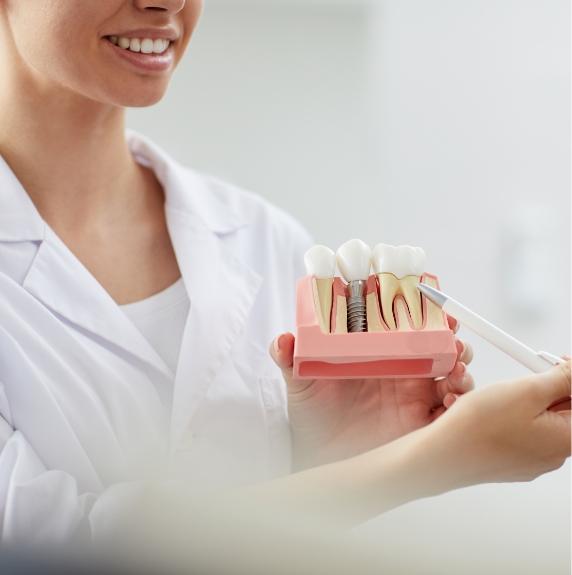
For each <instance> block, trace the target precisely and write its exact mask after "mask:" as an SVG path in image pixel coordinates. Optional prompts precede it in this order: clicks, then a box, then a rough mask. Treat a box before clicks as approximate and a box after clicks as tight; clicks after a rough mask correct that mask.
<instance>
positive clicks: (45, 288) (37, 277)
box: [23, 226, 173, 378]
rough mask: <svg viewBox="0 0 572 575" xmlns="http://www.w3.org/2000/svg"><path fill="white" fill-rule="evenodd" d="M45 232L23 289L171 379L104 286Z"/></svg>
mask: <svg viewBox="0 0 572 575" xmlns="http://www.w3.org/2000/svg"><path fill="white" fill-rule="evenodd" d="M45 233H46V237H45V239H44V241H42V243H41V244H40V247H39V249H38V253H37V254H36V257H35V258H34V261H33V263H32V266H31V267H30V269H29V271H28V274H27V275H26V277H25V279H24V283H23V287H24V288H25V289H26V290H27V291H28V292H30V293H31V294H32V295H34V296H35V297H36V298H37V299H38V300H40V301H42V302H43V303H44V304H45V305H46V306H47V307H49V308H50V309H52V310H53V311H55V312H56V313H58V314H59V315H60V316H62V317H63V318H65V319H66V320H68V321H69V322H71V323H72V324H75V325H76V326H79V327H80V328H83V329H85V330H87V331H89V332H91V333H93V334H95V335H97V336H99V337H100V338H102V339H103V340H106V341H107V342H110V343H111V344H114V345H116V346H117V347H118V349H119V350H124V351H126V352H128V353H130V354H132V355H133V356H135V357H136V358H138V359H139V360H141V361H143V362H144V363H145V364H147V365H149V366H151V367H153V368H155V369H156V370H158V371H159V372H161V373H162V374H163V375H165V376H167V377H170V378H172V377H173V373H172V372H171V370H170V369H169V368H168V366H167V365H166V364H165V362H164V361H163V360H162V359H161V357H160V356H159V355H158V354H157V352H156V351H155V350H154V349H153V347H152V346H151V345H150V344H149V343H148V341H147V340H146V339H145V338H144V337H143V335H142V334H141V333H140V332H139V330H138V329H137V328H136V327H135V326H134V325H133V324H132V322H131V321H130V320H129V318H128V317H127V316H126V315H125V314H124V313H123V311H122V310H121V309H120V307H119V306H118V305H117V304H116V302H115V301H114V300H113V298H112V297H111V296H110V295H109V293H108V292H107V291H106V290H105V289H104V288H103V286H101V285H100V284H99V282H98V281H97V280H96V279H95V278H94V277H93V275H92V274H91V273H90V272H89V271H88V270H87V269H86V268H85V267H84V266H83V265H82V263H81V262H80V261H79V260H78V259H77V258H76V257H75V256H74V254H73V253H72V252H71V251H70V250H69V249H68V248H67V246H66V245H65V244H64V243H63V242H62V241H61V240H60V239H59V238H58V237H57V236H56V234H55V233H54V232H53V231H52V230H51V229H50V228H49V227H47V226H46V232H45Z"/></svg>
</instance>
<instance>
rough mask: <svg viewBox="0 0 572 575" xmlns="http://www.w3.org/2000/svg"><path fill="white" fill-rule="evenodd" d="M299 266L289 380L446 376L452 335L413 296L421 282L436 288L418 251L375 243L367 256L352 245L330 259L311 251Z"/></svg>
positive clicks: (323, 250)
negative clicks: (302, 272)
mask: <svg viewBox="0 0 572 575" xmlns="http://www.w3.org/2000/svg"><path fill="white" fill-rule="evenodd" d="M304 261H305V264H306V271H307V274H308V275H307V276H305V277H304V278H302V279H300V280H299V282H298V286H297V310H296V344H295V349H294V376H295V377H297V378H299V379H325V378H330V379H332V378H336V379H356V378H364V377H368V378H376V377H380V378H406V377H427V378H435V377H442V376H446V375H447V374H449V373H450V372H451V370H452V369H453V367H454V365H455V361H456V359H457V350H456V346H455V336H454V334H453V332H452V331H451V329H450V328H449V325H448V323H447V317H446V315H445V313H444V312H443V311H442V310H441V309H440V308H439V307H438V306H437V305H435V304H434V303H432V302H431V301H430V300H429V299H427V298H426V297H425V296H423V295H422V294H421V293H420V292H419V290H418V289H417V286H418V285H419V284H420V283H422V284H426V285H429V286H431V287H434V288H439V281H438V279H437V277H436V276H434V275H432V274H429V273H427V272H426V271H425V265H426V256H425V252H424V251H423V249H422V248H418V247H412V246H391V245H387V244H378V245H376V246H375V247H374V249H373V250H371V248H370V247H369V246H368V245H367V244H365V243H364V242H363V241H361V240H358V239H354V240H350V241H349V242H346V243H345V244H343V245H342V246H341V247H340V248H339V249H338V252H337V254H335V253H334V252H333V251H332V250H331V249H330V248H328V247H326V246H320V245H318V246H314V247H313V248H311V249H310V250H309V251H308V252H307V253H306V255H305V257H304ZM336 266H337V268H338V269H339V271H340V273H341V276H342V277H339V276H336ZM372 268H373V272H374V273H372Z"/></svg>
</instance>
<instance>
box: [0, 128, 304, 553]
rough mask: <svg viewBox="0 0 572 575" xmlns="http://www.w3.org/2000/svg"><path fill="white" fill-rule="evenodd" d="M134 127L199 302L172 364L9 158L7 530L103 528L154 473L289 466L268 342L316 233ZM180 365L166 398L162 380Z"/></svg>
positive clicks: (3, 197) (3, 346)
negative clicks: (166, 400)
mask: <svg viewBox="0 0 572 575" xmlns="http://www.w3.org/2000/svg"><path fill="white" fill-rule="evenodd" d="M126 137H127V140H128V143H129V147H130V150H131V152H132V154H133V156H134V157H135V158H136V159H137V161H138V162H140V163H142V164H144V165H147V166H150V167H152V169H153V170H154V172H155V173H156V175H157V177H158V179H159V180H160V182H161V184H162V185H163V188H164V190H165V195H166V204H165V210H166V216H167V225H168V229H169V233H170V235H171V239H172V242H173V246H174V250H175V253H176V257H177V261H178V263H179V266H180V269H181V273H182V276H183V279H184V282H185V286H186V288H187V291H188V295H189V298H190V301H191V311H190V314H189V318H188V320H187V325H186V328H185V333H184V337H183V342H182V348H181V353H180V361H179V366H178V369H177V373H176V374H173V373H171V372H170V370H169V368H168V367H167V365H166V364H165V362H164V361H163V360H162V359H161V358H160V357H159V356H158V355H157V353H156V352H155V351H154V349H153V348H152V347H151V346H150V345H149V343H148V342H147V340H145V338H144V337H143V336H142V335H141V334H140V332H139V331H138V330H137V329H136V328H135V327H134V326H133V324H132V323H131V322H130V320H129V319H128V318H127V316H126V315H125V314H124V313H123V312H122V310H121V309H120V308H119V307H118V306H117V304H116V303H115V302H114V301H113V299H112V298H111V297H110V296H109V294H108V293H107V292H106V291H105V290H104V289H103V287H102V286H101V285H100V284H99V283H98V282H97V280H96V279H95V278H94V277H93V276H92V275H91V274H90V272H89V271H88V270H87V269H86V268H85V267H84V266H83V265H82V264H81V262H80V261H79V260H78V259H77V258H76V257H75V256H74V255H73V253H72V252H71V251H70V250H69V249H68V248H67V247H66V246H65V245H64V243H63V242H62V241H61V240H60V239H59V238H58V237H57V236H56V234H55V233H54V232H53V230H51V229H50V227H49V226H48V225H47V224H46V223H45V222H44V221H43V220H42V218H41V216H40V215H39V214H38V212H37V211H36V209H35V207H34V205H33V203H32V202H31V200H30V198H29V196H28V195H27V194H26V192H25V191H24V189H23V188H22V186H21V184H20V183H19V181H18V180H17V178H16V177H15V175H14V173H13V172H12V171H11V169H10V167H9V166H8V164H7V163H6V162H5V161H4V160H3V159H2V157H1V156H0V416H1V417H0V526H1V540H2V541H15V540H16V541H27V542H30V541H49V540H66V539H67V538H70V537H72V536H73V535H74V534H75V533H77V531H78V530H81V531H82V532H86V531H87V532H88V533H94V532H97V530H98V529H101V528H103V527H102V526H104V525H106V524H108V523H109V522H112V521H113V519H112V516H113V510H114V508H115V507H116V506H120V505H121V502H122V500H123V499H124V498H128V497H129V496H130V495H131V494H133V493H135V492H136V489H137V486H138V485H140V484H141V483H142V482H144V481H146V480H156V481H159V482H161V481H168V480H172V479H175V480H179V481H184V482H188V485H189V487H190V488H191V487H192V488H196V489H200V488H201V487H203V486H205V485H208V486H209V488H212V487H213V486H219V487H224V486H228V485H231V484H232V485H236V484H241V483H245V482H252V481H257V480H264V479H267V478H271V477H273V476H276V475H278V474H282V473H285V472H287V471H288V468H289V450H290V443H289V431H288V422H287V414H286V400H285V387H284V382H283V380H282V378H281V376H280V373H279V371H278V369H277V368H276V367H275V366H274V365H273V363H272V361H271V360H270V358H269V356H268V351H267V350H268V345H269V343H270V341H271V340H272V338H273V337H274V336H275V335H276V334H278V333H280V332H282V331H284V330H288V329H292V328H293V322H294V305H295V301H294V290H295V282H296V279H297V278H298V277H299V276H300V275H302V273H303V271H302V267H301V266H302V263H303V253H304V251H305V250H306V249H307V247H308V246H309V245H310V243H311V238H310V237H309V236H308V234H307V233H306V232H305V231H304V230H303V228H302V227H301V226H299V225H298V224H297V223H296V222H295V221H294V220H293V219H291V218H290V217H289V216H288V215H287V214H285V213H284V212H282V211H281V210H279V209H277V208H275V207H273V206H271V205H269V204H268V203H267V202H265V201H264V200H262V199H261V198H259V197H257V196H255V195H252V194H249V193H246V192H243V191H241V190H238V189H236V188H234V187H231V186H229V185H228V184H225V183H222V182H220V181H218V180H215V179H212V178H208V177H206V176H202V175H199V174H197V173H196V172H193V171H192V170H190V169H188V168H186V167H184V166H182V165H180V164H179V163H177V162H176V161H174V160H173V159H172V158H170V157H169V156H168V155H167V154H166V153H165V152H164V151H163V150H161V149H160V148H159V147H157V146H156V145H154V144H153V143H152V142H150V141H149V140H148V139H146V138H144V137H143V136H141V135H140V134H137V133H136V132H134V131H132V130H127V132H126ZM173 379H174V394H173V405H172V408H171V407H170V406H165V405H163V404H162V403H161V401H160V398H159V394H158V392H157V386H159V385H172V381H171V383H170V382H169V380H173Z"/></svg>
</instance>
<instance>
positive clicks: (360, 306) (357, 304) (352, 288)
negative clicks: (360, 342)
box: [347, 280, 367, 333]
mask: <svg viewBox="0 0 572 575" xmlns="http://www.w3.org/2000/svg"><path fill="white" fill-rule="evenodd" d="M366 286H367V282H366V281H363V280H355V281H351V282H349V284H348V293H349V295H348V297H347V303H348V332H349V333H358V332H364V331H367V308H366V299H365V290H366Z"/></svg>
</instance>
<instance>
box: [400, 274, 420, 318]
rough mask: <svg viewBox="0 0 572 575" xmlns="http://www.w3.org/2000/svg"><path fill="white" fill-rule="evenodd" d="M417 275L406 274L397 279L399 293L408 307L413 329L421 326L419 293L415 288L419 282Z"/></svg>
mask: <svg viewBox="0 0 572 575" xmlns="http://www.w3.org/2000/svg"><path fill="white" fill-rule="evenodd" d="M420 279H421V278H420V277H419V276H406V277H404V278H402V279H401V280H400V281H399V286H400V288H401V293H402V294H403V297H404V298H405V301H406V302H407V307H408V308H409V315H410V316H411V321H412V323H413V327H414V328H415V329H421V328H422V327H423V312H422V307H421V294H420V293H419V290H418V289H417V285H418V284H419V280H420Z"/></svg>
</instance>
